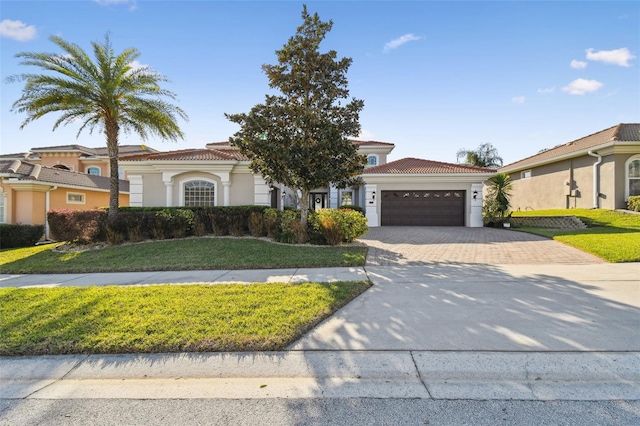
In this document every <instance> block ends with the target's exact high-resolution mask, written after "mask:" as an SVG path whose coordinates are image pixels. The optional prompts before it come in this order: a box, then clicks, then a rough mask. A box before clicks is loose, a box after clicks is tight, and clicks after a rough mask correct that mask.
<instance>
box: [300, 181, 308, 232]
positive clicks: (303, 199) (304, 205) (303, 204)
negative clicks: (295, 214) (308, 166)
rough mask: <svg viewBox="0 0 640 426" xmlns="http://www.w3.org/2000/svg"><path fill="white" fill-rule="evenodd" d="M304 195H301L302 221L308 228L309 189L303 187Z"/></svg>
mask: <svg viewBox="0 0 640 426" xmlns="http://www.w3.org/2000/svg"><path fill="white" fill-rule="evenodd" d="M301 192H302V197H300V222H301V223H302V225H303V226H304V227H305V229H306V228H307V222H308V221H309V190H308V189H304V188H303V189H301Z"/></svg>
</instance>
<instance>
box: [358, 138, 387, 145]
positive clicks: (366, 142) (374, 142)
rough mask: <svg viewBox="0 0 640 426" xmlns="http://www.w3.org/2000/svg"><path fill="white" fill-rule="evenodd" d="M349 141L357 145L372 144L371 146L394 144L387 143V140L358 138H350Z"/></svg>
mask: <svg viewBox="0 0 640 426" xmlns="http://www.w3.org/2000/svg"><path fill="white" fill-rule="evenodd" d="M351 142H353V143H354V144H356V145H358V146H363V145H373V146H395V144H392V143H389V142H378V141H360V140H355V139H352V140H351Z"/></svg>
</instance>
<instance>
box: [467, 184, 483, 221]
mask: <svg viewBox="0 0 640 426" xmlns="http://www.w3.org/2000/svg"><path fill="white" fill-rule="evenodd" d="M482 186H483V185H482V184H481V183H472V184H471V194H469V195H470V198H471V209H470V210H471V211H470V212H469V224H468V225H467V226H469V227H470V228H482V226H484V222H483V221H482V203H483V198H484V197H483V196H482Z"/></svg>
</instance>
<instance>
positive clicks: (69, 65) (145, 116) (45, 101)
mask: <svg viewBox="0 0 640 426" xmlns="http://www.w3.org/2000/svg"><path fill="white" fill-rule="evenodd" d="M49 40H51V41H52V42H53V43H54V44H56V45H57V46H58V47H59V48H61V49H62V51H63V52H64V53H34V52H23V53H18V54H17V55H16V57H18V58H22V62H21V65H28V66H35V67H37V68H40V69H41V70H44V71H47V73H46V74H30V73H25V74H20V75H15V76H11V77H9V78H7V80H8V81H9V82H25V86H24V88H23V89H22V96H21V97H20V99H18V100H17V101H15V102H14V104H13V107H12V111H16V112H19V113H26V114H27V118H26V119H25V120H24V122H23V123H22V125H21V126H20V128H23V127H24V126H26V125H27V124H29V123H30V122H32V121H34V120H36V119H38V118H41V117H43V116H45V115H47V114H49V113H59V114H60V116H59V118H58V120H57V121H56V122H55V124H54V125H53V130H55V129H56V128H58V126H60V125H61V124H62V125H66V124H69V123H76V122H78V123H80V129H79V130H78V134H77V136H76V137H78V136H80V133H82V131H83V130H85V129H88V130H89V133H91V132H93V130H95V129H96V128H97V129H98V130H99V131H100V132H101V133H104V135H105V138H106V142H107V149H108V152H109V165H110V174H111V181H110V195H109V220H113V219H114V218H115V216H116V215H117V213H118V196H119V177H118V139H119V136H120V131H121V130H122V131H124V132H125V133H129V132H131V131H133V132H134V133H137V134H138V135H139V136H140V138H141V139H142V140H146V139H147V138H148V136H149V134H150V133H151V134H154V135H156V136H159V137H160V138H162V139H169V140H176V139H178V138H180V139H182V138H183V133H182V131H181V130H180V128H179V127H178V124H177V123H176V119H177V117H181V118H183V119H185V120H187V115H186V114H185V113H184V111H183V110H182V109H180V108H179V107H177V106H175V105H173V104H171V103H168V102H165V101H164V100H163V99H162V98H163V97H168V98H170V99H175V94H174V93H172V92H170V91H167V90H164V89H162V88H161V87H160V82H164V81H167V79H166V78H165V77H164V76H162V75H160V74H158V73H156V72H155V71H153V70H152V69H150V68H148V67H136V66H135V65H136V64H135V60H136V59H137V58H138V57H139V56H140V53H139V52H138V50H137V49H134V48H129V49H125V50H124V51H123V52H122V53H120V54H118V55H116V54H115V53H114V51H113V48H112V46H111V42H110V41H109V36H108V35H107V36H106V37H105V41H104V43H96V42H92V43H91V44H92V47H93V53H94V56H95V62H94V61H93V60H92V59H91V57H89V55H88V54H87V53H86V52H85V51H84V50H82V48H80V46H78V45H77V44H74V43H69V42H67V41H65V40H63V39H62V38H60V37H57V36H51V37H49Z"/></svg>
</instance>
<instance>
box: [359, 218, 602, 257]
mask: <svg viewBox="0 0 640 426" xmlns="http://www.w3.org/2000/svg"><path fill="white" fill-rule="evenodd" d="M360 241H362V242H364V243H366V244H367V245H368V246H369V254H368V255H367V265H379V266H384V265H412V264H424V263H434V262H448V263H482V264H523V265H525V264H544V263H547V264H549V263H565V264H584V263H602V262H604V261H603V260H602V259H600V258H598V257H596V256H593V255H591V254H588V253H584V252H582V251H580V250H578V249H575V248H573V247H569V246H566V245H564V244H562V243H559V242H556V241H553V240H550V239H547V238H543V237H539V236H536V235H531V234H526V233H524V232H516V231H510V230H503V229H493V228H463V227H412V226H406V227H403V226H384V227H377V228H371V229H370V230H369V232H368V233H367V234H366V235H364V236H363V237H362V238H360Z"/></svg>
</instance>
